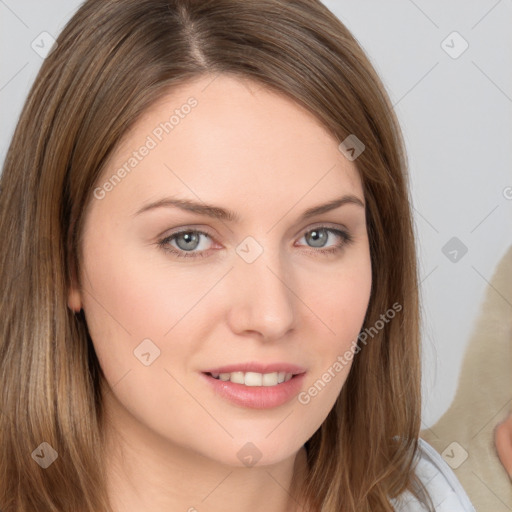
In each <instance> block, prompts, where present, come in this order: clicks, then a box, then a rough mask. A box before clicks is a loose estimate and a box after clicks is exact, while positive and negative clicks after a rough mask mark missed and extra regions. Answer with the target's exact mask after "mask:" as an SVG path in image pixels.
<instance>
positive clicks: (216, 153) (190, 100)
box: [100, 75, 362, 207]
mask: <svg viewBox="0 0 512 512" xmlns="http://www.w3.org/2000/svg"><path fill="white" fill-rule="evenodd" d="M144 147H146V148H149V149H145V150H143V148H144ZM141 150H143V151H141ZM140 153H144V155H143V156H142V157H141V155H140ZM127 163H128V165H126V164H127ZM130 164H133V168H131V165H130ZM123 167H124V168H125V169H126V170H127V171H128V172H126V173H122V174H123V175H125V176H124V177H123V180H122V181H123V183H119V185H116V186H115V190H114V191H113V192H114V193H113V194H110V195H111V196H112V197H113V196H114V195H117V196H118V198H121V197H122V196H123V195H130V194H131V196H132V197H133V196H137V197H138V198H139V199H140V200H143V199H144V198H146V199H154V198H155V197H156V195H157V194H158V193H159V192H168V193H170V194H172V193H184V194H182V195H187V196H188V197H194V195H195V196H196V197H195V198H196V199H197V198H199V199H202V198H203V197H204V200H205V201H206V200H207V201H208V202H214V203H219V202H226V200H229V202H230V203H231V204H234V203H235V202H236V201H237V200H238V201H239V202H240V207H242V206H245V207H247V205H248V204H249V203H250V204H253V203H257V202H258V200H261V201H263V200H265V201H266V204H267V207H271V206H272V205H274V206H282V205H283V201H285V202H286V203H288V202H289V203H290V206H291V203H295V202H297V201H299V200H300V199H301V197H304V196H306V195H309V196H310V197H311V201H312V202H314V201H315V199H318V198H324V197H325V194H326V193H330V195H331V196H333V197H334V195H336V192H340V193H354V194H356V193H357V194H359V195H360V196H361V197H362V188H361V182H360V178H359V174H358V171H357V168H356V166H355V164H354V162H351V161H349V160H347V159H346V158H345V157H344V156H343V154H342V153H341V152H340V151H339V150H338V142H337V140H336V139H335V138H334V137H333V136H332V135H331V134H329V133H328V132H327V130H326V129H325V128H324V127H323V125H322V124H321V122H320V121H319V120H318V119H317V118H316V117H315V116H314V115H312V114H311V113H310V112H309V111H307V110H306V109H305V108H304V107H302V106H301V105H299V104H298V103H297V102H295V101H293V100H292V99H290V98H289V97H287V96H286V95H284V94H281V93H276V92H274V91H271V90H269V89H268V88H265V87H263V86H261V85H260V84H258V83H256V82H254V81H250V80H247V79H241V78H238V77H236V78H235V77H231V76H225V75H219V76H217V77H212V76H208V77H201V78H199V79H196V80H194V81H192V82H189V83H187V84H183V85H181V86H180V87H178V88H175V89H173V90H172V91H170V92H168V94H166V95H165V96H164V97H162V98H161V99H160V100H158V101H157V102H156V103H155V104H154V105H152V107H151V108H150V109H148V110H147V111H146V112H145V113H144V114H143V115H142V116H141V117H140V119H139V120H138V122H137V123H135V125H134V126H133V128H132V129H131V130H130V132H129V133H127V134H126V136H125V138H124V139H123V141H122V142H121V143H120V144H119V146H118V148H117V149H116V151H115V152H114V154H113V156H112V157H111V159H110V161H109V163H108V165H107V168H106V170H105V172H104V173H103V176H102V180H103V182H104V181H105V180H106V179H108V178H109V177H110V176H111V175H112V174H113V173H115V172H116V170H118V169H120V168H123ZM100 184H101V180H100ZM338 195H339V194H338ZM248 201H249V203H248Z"/></svg>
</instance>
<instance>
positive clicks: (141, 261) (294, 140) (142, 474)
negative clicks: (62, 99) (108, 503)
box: [68, 75, 371, 512]
mask: <svg viewBox="0 0 512 512" xmlns="http://www.w3.org/2000/svg"><path fill="white" fill-rule="evenodd" d="M191 96H193V97H195V98H196V99H197V101H198V104H197V106H196V107H195V108H193V109H192V110H191V112H190V113H189V114H188V115H187V116H186V117H184V118H183V119H180V122H179V124H178V125H177V126H175V128H174V129H173V130H172V131H171V132H170V133H169V134H166V136H165V137H164V138H163V139H162V141H161V142H159V144H158V145H157V147H155V148H154V149H152V150H151V151H150V152H149V154H148V155H147V156H145V157H144V158H143V159H142V160H141V161H140V162H139V163H138V164H137V166H136V167H135V168H134V169H133V170H132V171H131V172H130V173H129V174H128V175H126V177H124V179H123V180H122V181H121V182H120V183H118V184H116V186H115V187H114V188H113V189H112V190H110V191H109V192H108V193H106V194H105V196H104V197H103V199H93V200H92V202H91V203H90V205H89V206H88V208H87V211H86V221H85V227H84V238H83V245H82V247H81V261H82V271H81V275H80V276H79V281H77V282H75V283H74V284H73V285H72V287H71V288H70V291H69V300H68V304H69V307H70V308H72V309H73V310H79V309H80V308H83V309H84V312H85V316H86V319H87V324H88V327H89V331H90V334H91V337H92V340H93V343H94V348H95V351H96V353H97V355H98V359H99V361H100V364H101V367H102V369H103V372H104V374H105V377H106V382H107V388H106V393H105V400H104V404H105V410H106V415H107V424H106V426H105V431H106V435H107V440H108V442H107V447H106V452H105V455H106V461H107V486H108V490H109V494H110V496H111V498H112V502H113V505H114V510H116V511H124V512H131V511H140V510H151V511H155V512H158V511H164V510H165V511H168V510H183V511H187V510H188V511H190V512H191V511H194V510H199V511H205V510H208V511H213V512H216V511H220V510H222V511H223V512H230V511H235V510H236V511H238V512H240V511H251V512H259V511H265V512H284V511H286V512H289V511H291V510H296V507H298V505H297V501H296V498H297V495H296V494H294V495H293V496H291V495H290V493H289V492H288V491H289V490H290V486H291V483H292V477H293V476H294V475H295V477H296V478H297V481H298V482H301V479H302V477H303V475H304V473H303V472H304V469H305V464H306V462H305V450H304V447H303V445H304V443H305V442H306V441H307V440H308V439H309V438H310V437H311V436H312V435H313V433H314V432H315V431H316V430H317V429H318V428H319V427H320V425H321V424H322V422H323V421H324V419H325V418H326V416H327V414H328V413H329V411H330V410H331V408H332V407H333V405H334V403H335V401H336V398H337V397H338V395H339V393H340V390H341V388H342V386H343V384H344V382H345V380H346V378H347V375H348V372H349V369H350V367H351V363H349V364H347V365H346V366H344V368H343V369H342V370H341V371H339V372H338V373H336V376H335V378H332V379H331V380H330V382H329V383H328V384H327V385H326V386H325V387H324V388H323V389H322V391H321V392H319V393H318V394H317V396H315V397H312V398H311V400H310V402H309V403H308V404H306V405H303V404H301V403H299V402H298V400H297V398H296V397H294V398H292V399H291V400H290V401H289V402H287V403H285V404H284V405H281V406H278V407H274V408H270V409H251V408H247V407H242V406H239V405H235V404H233V403H232V402H230V401H227V400H226V399H225V398H223V397H220V396H218V395H217V394H216V393H215V392H214V391H213V390H212V389H210V387H209V386H208V385H207V384H206V383H205V382H204V380H203V378H202V376H201V371H204V370H207V369H209V368H212V367H218V366H221V365H226V364H231V363H239V362H247V361H258V362H263V363H265V362H276V361H279V362H283V361H284V362H289V363H294V364H298V365H301V366H303V367H304V369H305V370H306V375H305V378H304V382H303V386H302V389H301V390H303V391H304V390H307V389H308V388H309V387H310V386H312V385H313V383H314V382H315V381H317V380H318V379H319V378H321V376H322V374H323V373H324V372H325V371H326V370H327V369H328V368H329V367H332V365H333V363H334V362H335V361H336V358H337V357H338V356H340V355H342V354H344V353H345V351H346V350H349V349H350V347H351V343H352V342H353V341H354V340H355V339H356V338H357V335H358V333H359V332H360V329H361V327H362V324H363V319H364V315H365V312H366V309H367V307H368V302H369V298H370V289H371V262H370V251H369V242H368V235H367V231H366V219H365V208H364V207H362V206H360V205H356V204H351V203H347V204H345V205H343V206H341V207H338V208H336V209H334V210H331V211H329V212H326V213H322V214H318V215H316V216H315V217H312V218H310V219H307V220H306V221H300V220H299V217H300V215H301V214H302V213H303V212H304V211H305V210H306V209H308V208H310V207H312V206H316V205H320V204H324V203H327V202H329V201H330V200H332V199H334V198H337V197H340V196H343V195H345V194H353V195H354V196H356V197H357V198H359V199H360V200H361V201H362V202H363V203H364V193H363V189H362V184H361V181H360V178H359V175H358V172H357V169H356V167H355V164H354V162H350V161H349V160H347V159H346V158H345V157H344V156H343V154H342V153H341V152H340V151H339V150H338V142H337V141H336V140H335V139H334V138H333V137H332V136H331V135H330V134H329V133H328V132H327V131H326V130H325V129H324V128H323V127H322V125H321V124H320V123H319V122H318V121H317V120H316V118H315V117H314V116H312V115H311V114H310V113H308V112H307V111H306V110H305V109H304V108H302V107H301V106H299V105H298V104H296V103H295V102H293V101H291V100H290V99H288V98H287V97H285V96H283V95H280V94H276V93H274V92H271V91H269V90H267V89H264V88H262V87H261V86H259V85H257V84H255V83H254V82H251V81H247V80H245V79H239V78H233V77H229V76H225V75H221V76H218V77H216V78H215V79H214V80H213V81H212V77H211V76H205V77H201V78H200V79H198V80H195V81H194V82H190V83H188V84H187V85H186V86H183V85H182V86H181V88H179V89H173V90H172V92H171V93H169V94H168V95H167V96H166V97H165V98H163V99H162V100H160V101H159V102H158V103H156V104H155V105H153V107H152V108H151V109H150V110H148V111H147V112H146V113H145V115H144V116H143V117H142V118H141V119H139V121H138V122H137V123H136V125H135V126H134V127H133V129H132V130H131V131H130V132H129V133H128V134H127V135H126V137H125V139H124V140H123V142H122V143H120V145H119V147H118V148H117V150H116V152H115V153H114V154H113V156H112V158H111V159H110V161H109V162H108V166H107V168H106V169H105V172H104V175H103V176H102V178H101V179H100V180H99V182H98V183H99V185H100V186H101V184H102V183H104V182H105V180H106V179H108V178H109V177H110V176H112V174H113V173H114V172H115V171H116V169H118V168H119V167H121V166H122V165H123V163H124V162H126V161H127V159H128V158H129V157H130V156H131V154H132V152H133V151H134V150H136V149H137V148H139V147H140V146H141V145H142V144H144V142H145V141H146V138H147V136H148V135H150V134H151V133H152V132H153V130H154V129H155V127H156V126H158V125H159V123H160V122H162V121H165V120H166V119H168V118H169V113H170V112H171V113H172V111H174V110H175V109H176V108H180V106H181V105H183V104H185V103H186V101H187V99H188V98H189V97H191ZM169 196H175V197H180V198H188V199H191V200H195V201H202V202H205V203H209V204H215V205H219V206H221V207H223V208H229V209H230V210H233V211H234V212H236V213H237V214H238V215H239V216H240V221H239V222H238V223H231V222H228V221H225V220H219V219H213V218H210V217H206V216H204V215H199V214H196V213H192V212H186V211H182V210H180V209H177V208H169V207H167V208H166V207H163V208H158V209H153V210H149V211H147V212H145V213H142V214H139V215H136V212H137V211H138V210H139V209H140V208H142V207H143V206H145V205H147V204H148V203H150V202H152V201H156V200H158V199H161V198H163V197H169ZM324 225H327V227H330V228H335V229H336V228H337V229H341V230H348V232H349V234H350V235H351V237H352V242H351V243H349V244H345V243H344V240H343V238H341V237H340V236H339V235H337V234H335V233H332V232H329V231H325V232H323V234H324V236H326V237H327V238H326V240H325V241H324V242H323V244H322V242H321V241H320V242H318V241H316V242H315V238H313V237H312V236H311V234H309V235H308V233H310V232H311V231H312V230H313V228H315V227H321V226H324ZM182 228H189V229H199V230H204V231H207V232H208V234H209V236H208V237H204V236H202V237H201V238H200V242H199V244H198V245H197V244H196V246H194V248H193V249H192V252H195V254H198V253H200V252H201V251H202V252H203V254H205V257H204V258H201V257H195V258H194V257H191V258H179V257H177V256H175V255H173V254H171V253H168V252H165V251H164V249H163V248H162V247H159V246H158V241H159V240H162V239H163V238H166V237H168V236H169V235H171V234H172V233H173V232H176V231H179V230H180V229H182ZM247 236H251V237H253V238H254V239H255V240H256V241H257V242H258V243H259V245H260V246H261V247H262V248H263V253H262V254H261V255H259V257H258V258H257V259H256V260H255V261H254V262H252V263H248V262H247V261H246V260H244V259H243V258H242V257H241V256H239V254H237V252H236V248H237V246H238V245H239V244H240V243H241V242H242V241H243V240H244V239H245V238H246V237H247ZM178 238H179V240H178V239H174V241H172V242H167V246H171V247H172V248H174V249H175V250H177V251H180V248H181V252H182V253H183V252H186V251H185V250H184V249H183V247H185V248H187V246H186V245H185V243H184V240H183V237H181V238H180V237H178ZM178 243H180V245H177V244H178ZM336 245H341V246H342V248H341V250H340V251H338V252H337V253H335V254H327V253H322V252H321V249H325V248H332V247H335V246H336ZM251 250H253V249H251ZM189 252H190V250H189ZM78 283H80V284H78ZM146 338H149V339H151V340H152V342H153V343H154V344H155V345H156V346H157V347H158V348H159V350H160V356H159V357H157V358H156V359H155V360H154V361H153V362H152V363H151V364H150V365H149V366H145V365H144V364H142V363H141V362H140V361H139V359H137V358H136V357H135V356H134V349H136V347H137V346H138V345H139V344H140V343H141V342H142V340H144V339H146ZM356 357H357V356H356ZM247 442H251V443H253V445H255V446H256V447H257V449H258V450H259V452H260V454H261V458H260V460H259V461H258V463H257V464H256V465H254V466H253V467H246V466H245V465H244V464H243V463H242V462H241V460H239V458H238V457H237V453H238V451H239V450H240V449H241V448H242V447H243V446H244V445H245V444H246V443H247ZM297 499H298V498H297ZM297 510H298V508H297Z"/></svg>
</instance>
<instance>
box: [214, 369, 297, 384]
mask: <svg viewBox="0 0 512 512" xmlns="http://www.w3.org/2000/svg"><path fill="white" fill-rule="evenodd" d="M210 375H211V376H212V377H213V378H214V379H219V380H222V381H224V382H227V381H228V380H229V381H231V382H233V383H235V384H244V385H246V386H267V387H269V386H277V385H278V384H282V383H283V382H288V381H289V380H290V379H291V378H292V377H293V373H286V372H272V373H257V372H245V373H244V372H233V373H211V374H210Z"/></svg>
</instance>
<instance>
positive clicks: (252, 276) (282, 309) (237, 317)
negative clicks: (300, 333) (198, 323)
mask: <svg viewBox="0 0 512 512" xmlns="http://www.w3.org/2000/svg"><path fill="white" fill-rule="evenodd" d="M228 281H229V282H228V283H227V287H228V289H229V291H228V294H229V297H230V300H229V302H228V307H229V308H230V309H229V312H228V321H229V324H230V327H231V329H232V331H233V332H235V333H237V334H240V335H243V334H247V333H257V334H258V335H259V337H260V338H262V339H264V340H268V341H273V340H277V339H280V338H282V337H283V336H285V335H286V334H287V333H288V332H289V331H290V330H291V329H293V327H294V323H295V321H296V307H297V301H298V298H297V296H296V294H295V293H294V291H293V288H294V286H293V284H294V280H293V273H292V269H291V268H290V266H289V264H287V262H286V261H285V260H284V258H283V257H281V255H280V254H279V251H278V250H272V252H271V251H270V250H264V252H263V254H261V255H260V256H259V257H258V258H257V259H256V260H255V261H253V262H252V263H248V262H247V261H245V260H244V259H243V258H241V257H238V256H237V257H236V260H235V268H234V269H233V270H232V271H231V272H230V279H229V280H228Z"/></svg>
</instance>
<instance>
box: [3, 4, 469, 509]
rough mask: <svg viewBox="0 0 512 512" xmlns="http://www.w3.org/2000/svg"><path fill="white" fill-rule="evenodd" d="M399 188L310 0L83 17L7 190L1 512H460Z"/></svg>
mask: <svg viewBox="0 0 512 512" xmlns="http://www.w3.org/2000/svg"><path fill="white" fill-rule="evenodd" d="M405 169H406V164H405V157H404V153H403V149H402V140H401V136H400V131H399V128H398V125H397V121H396V119H395V117H394V114H393V111H392V108H391V105H390V102H389V99H388V97H387V95H386V93H385V91H384V88H383V86H382V84H381V82H380V81H379V79H378V77H377V76H376V74H375V72H374V70H373V69H372V67H371V65H370V63H369V61H368V59H367V58H366V56H365V54H364V52H363V51H362V49H361V48H360V47H359V46H358V44H357V43H356V41H355V40H354V38H353V37H352V36H351V35H350V33H349V32H348V31H347V29H346V28H345V27H344V26H343V25H342V24H341V22H340V21H339V20H338V19H337V18H336V17H335V16H334V15H332V14H331V13H330V12H329V11H328V10H327V9H326V8H325V7H324V6H323V5H322V4H321V3H320V2H317V1H313V0H295V1H293V2H289V1H284V0H258V1H254V2H241V1H236V0H215V1H201V2H199V1H192V0H189V1H186V0H175V1H171V0H165V1H164V0H142V1H140V0H137V1H135V0H118V1H114V0H108V1H105V0H101V1H100V0H91V1H87V2H85V3H84V4H83V6H82V7H81V9H80V10H79V11H78V12H77V13H76V14H75V16H74V17H73V18H72V19H71V21H70V22H69V23H68V25H67V26H66V27H65V29H64V30H63V32H62V34H61V35H60V37H59V38H58V40H57V45H56V48H55V49H54V50H53V51H52V53H51V54H50V55H49V57H48V58H47V60H46V61H45V62H44V65H43V67H42V69H41V71H40V73H39V75H38V77H37V79H36V82H35V84H34V86H33V89H32V91H31V92H30V95H29V99H28V101H27V104H26V106H25V108H24V111H23V113H22V116H21V118H20V121H19V124H18V127H17V130H16V132H15V134H14V138H13V141H12V144H11V147H10V149H9V152H8V155H7V158H6V162H5V166H4V170H3V174H2V183H1V196H0V199H1V201H0V234H1V235H2V236H3V240H4V241H6V243H5V244H4V245H3V246H2V250H1V253H0V254H1V261H0V263H1V269H2V270H1V272H2V276H1V283H2V289H1V290H2V292H1V301H2V302H1V307H2V309H1V311H2V317H3V318H2V324H1V325H2V327H1V338H0V346H1V351H0V352H1V364H0V368H1V372H2V412H3V414H2V416H1V420H0V421H1V422H2V425H1V426H2V433H3V438H2V442H1V450H2V452H1V457H0V460H1V462H0V467H1V468H2V469H1V472H0V475H1V478H0V489H1V491H0V506H1V508H2V510H3V511H4V512H10V511H14V510H16V511H18V512H19V511H29V510H30V511H32V510H39V511H43V510H48V511H50V510H52V511H77V510H84V511H95V512H97V511H116V512H117V511H131V510H148V511H149V510H151V511H161V510H189V511H193V510H211V511H216V510H220V509H222V510H224V511H226V510H227V511H229V510H251V511H259V510H265V511H270V512H274V511H276V512H277V511H290V510H308V511H322V512H327V511H333V512H334V511H340V510H343V511H370V510H371V511H372V512H375V511H391V510H395V509H399V510H415V508H414V507H417V506H419V503H420V502H421V503H425V504H426V505H428V506H429V508H430V510H434V507H436V510H447V509H443V508H442V507H444V506H446V504H447V503H449V505H450V509H449V510H451V511H455V510H473V508H472V506H471V504H470V503H469V500H468V499H467V496H466V495H465V493H464V492H463V491H462V489H461V488H458V487H457V482H456V479H455V477H454V475H453V473H450V472H449V469H448V467H447V466H446V464H444V462H443V461H442V459H441V458H440V457H439V455H437V454H436V452H434V450H432V449H430V450H429V446H428V445H427V444H426V443H423V442H421V441H420V440H419V438H418V433H419V426H420V411H421V403H420V397H421V395H420V361H419V353H420V352H419V334H418V296H417V286H418V285H417V276H416V263H415V253H414V239H413V230H412V226H411V214H410V207H409V202H408V190H407V182H406V176H405V172H406V171H405ZM310 244H311V245H310ZM432 469H433V470H434V471H435V473H436V474H437V475H438V477H439V478H437V479H436V480H435V485H438V484H439V483H441V487H439V486H438V487H435V486H434V484H433V483H432V481H431V480H432V474H431V470H432ZM429 472H430V473H429ZM445 475H446V476H445ZM442 501H444V502H445V503H444V505H440V506H439V507H437V505H438V504H440V503H441V502H442Z"/></svg>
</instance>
